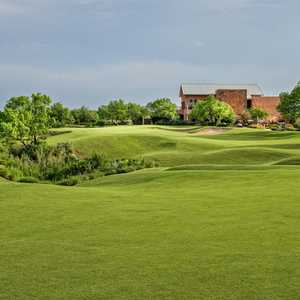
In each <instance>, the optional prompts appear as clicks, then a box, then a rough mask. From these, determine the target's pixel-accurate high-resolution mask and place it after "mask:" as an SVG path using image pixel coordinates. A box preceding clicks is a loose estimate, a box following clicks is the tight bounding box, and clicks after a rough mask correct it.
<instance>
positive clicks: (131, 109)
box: [127, 102, 149, 125]
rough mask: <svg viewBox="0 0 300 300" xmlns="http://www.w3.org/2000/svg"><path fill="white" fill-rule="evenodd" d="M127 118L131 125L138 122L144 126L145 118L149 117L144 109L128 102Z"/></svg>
mask: <svg viewBox="0 0 300 300" xmlns="http://www.w3.org/2000/svg"><path fill="white" fill-rule="evenodd" d="M127 108H128V116H129V118H130V119H131V120H132V122H133V124H139V122H140V123H141V124H142V125H144V123H145V118H147V117H149V111H148V109H147V108H146V107H144V106H142V105H139V104H136V103H132V102H129V103H128V105H127Z"/></svg>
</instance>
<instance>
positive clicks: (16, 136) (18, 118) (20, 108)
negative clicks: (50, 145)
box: [0, 94, 51, 146]
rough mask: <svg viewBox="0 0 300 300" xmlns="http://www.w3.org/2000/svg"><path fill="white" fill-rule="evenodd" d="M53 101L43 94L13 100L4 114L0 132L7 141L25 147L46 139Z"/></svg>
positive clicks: (7, 105)
mask: <svg viewBox="0 0 300 300" xmlns="http://www.w3.org/2000/svg"><path fill="white" fill-rule="evenodd" d="M50 103H51V99H50V98H49V97H48V96H46V95H42V94H33V95H32V96H31V98H30V97H25V96H21V97H14V98H11V99H10V100H9V101H8V102H7V104H6V106H5V107H4V111H3V113H2V117H1V118H2V122H1V125H0V126H1V128H0V132H1V134H2V135H3V136H4V137H5V138H6V139H7V140H12V141H19V142H21V143H22V144H23V145H24V146H25V145H28V144H34V143H35V144H36V143H38V142H39V141H40V140H41V139H44V138H45V137H46V135H47V133H48V130H49V126H50V114H49V110H50V108H49V105H50Z"/></svg>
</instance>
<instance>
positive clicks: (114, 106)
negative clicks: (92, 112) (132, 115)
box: [98, 99, 129, 124]
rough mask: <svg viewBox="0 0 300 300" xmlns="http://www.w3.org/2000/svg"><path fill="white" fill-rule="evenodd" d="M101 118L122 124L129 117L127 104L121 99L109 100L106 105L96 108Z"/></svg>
mask: <svg viewBox="0 0 300 300" xmlns="http://www.w3.org/2000/svg"><path fill="white" fill-rule="evenodd" d="M98 115H99V118H100V119H101V120H104V121H110V122H112V123H115V124H122V123H124V122H126V121H127V120H128V119H129V114H128V105H127V104H126V102H125V101H124V100H122V99H119V100H113V101H110V102H109V103H108V104H107V105H102V106H100V107H99V108H98Z"/></svg>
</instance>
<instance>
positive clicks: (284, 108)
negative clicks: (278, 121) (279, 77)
mask: <svg viewBox="0 0 300 300" xmlns="http://www.w3.org/2000/svg"><path fill="white" fill-rule="evenodd" d="M280 98H281V101H280V104H279V106H278V110H279V111H280V112H281V114H282V115H283V117H284V118H285V119H286V121H288V122H289V123H293V124H294V123H296V121H297V119H298V118H300V84H298V85H297V86H296V87H295V88H294V89H293V90H292V91H291V92H290V93H287V92H285V93H282V94H281V95H280Z"/></svg>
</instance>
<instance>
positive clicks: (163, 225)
mask: <svg viewBox="0 0 300 300" xmlns="http://www.w3.org/2000/svg"><path fill="white" fill-rule="evenodd" d="M72 130H73V129H72ZM197 130H198V129H197V128H191V129H189V130H187V129H184V128H178V129H171V128H154V127H146V128H142V127H120V128H104V129H76V130H73V132H71V133H66V134H61V135H57V136H55V137H52V138H50V140H49V142H50V143H56V142H63V141H71V142H72V143H73V145H74V147H76V148H77V149H78V151H79V152H80V153H81V154H82V155H87V154H90V153H92V152H93V151H96V152H102V153H106V155H111V157H128V156H131V157H147V158H151V159H156V160H157V161H159V162H160V163H161V166H162V167H161V168H157V169H149V170H142V171H139V172H135V173H130V174H124V175H115V176H108V177H105V178H102V179H101V178H100V179H96V180H94V181H90V182H86V183H84V184H82V185H81V186H77V187H60V186H54V185H38V184H16V183H10V182H7V181H4V180H2V181H1V180H0V192H1V193H0V241H1V244H0V299H22V300H27V299H39V300H44V299H51V300H53V299H74V300H77V299H130V300H131V299H251V300H252V299H299V295H300V285H299V282H300V196H299V195H300V167H298V166H297V164H298V163H299V162H300V160H299V159H298V157H300V134H299V133H293V132H284V133H280V132H279V133H276V132H268V131H255V130H247V129H245V130H232V131H228V132H226V133H224V134H221V135H216V136H199V135H197V134H195V132H197ZM143 141H144V142H143ZM130 143H131V144H130ZM129 145H132V148H130V147H129Z"/></svg>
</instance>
